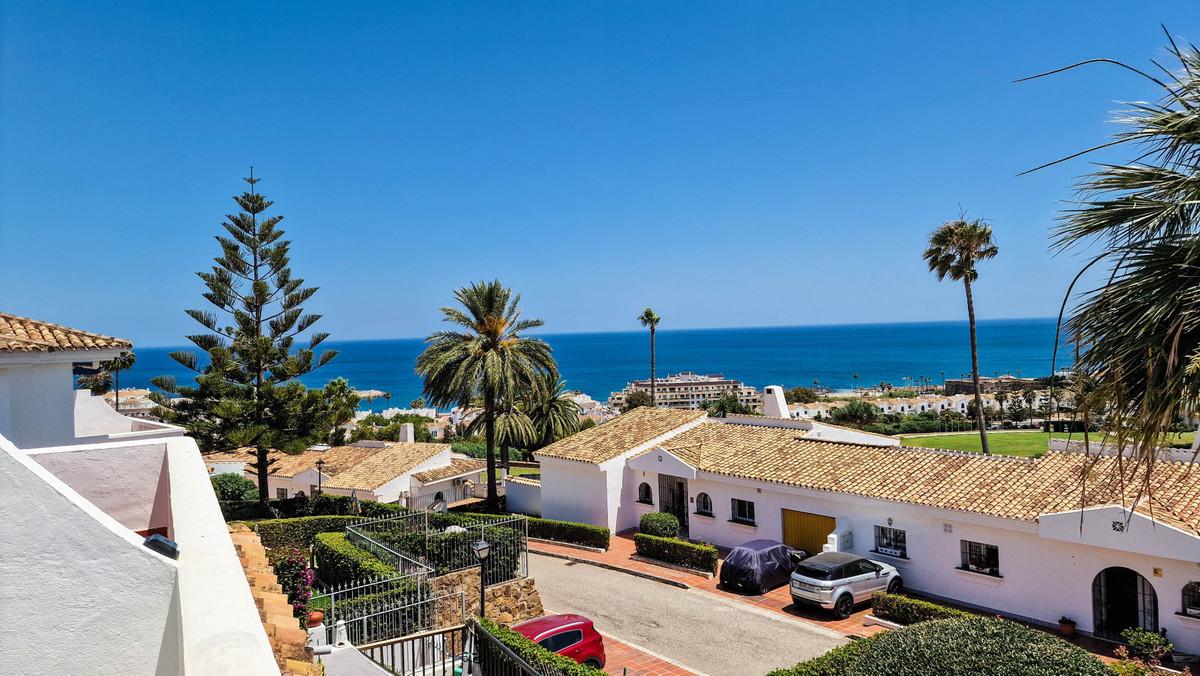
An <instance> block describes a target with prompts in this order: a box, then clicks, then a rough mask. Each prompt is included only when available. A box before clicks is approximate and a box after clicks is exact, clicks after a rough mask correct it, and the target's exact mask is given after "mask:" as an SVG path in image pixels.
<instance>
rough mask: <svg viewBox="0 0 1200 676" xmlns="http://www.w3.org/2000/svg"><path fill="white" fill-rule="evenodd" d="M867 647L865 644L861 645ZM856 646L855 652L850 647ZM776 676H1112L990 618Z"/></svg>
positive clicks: (882, 639)
mask: <svg viewBox="0 0 1200 676" xmlns="http://www.w3.org/2000/svg"><path fill="white" fill-rule="evenodd" d="M858 644H862V645H858ZM850 646H853V647H850ZM835 650H836V651H838V652H837V653H836V654H835V655H829V654H826V655H822V656H821V657H818V658H816V659H814V660H809V661H807V662H801V663H800V664H798V665H796V666H795V667H793V668H792V669H785V670H780V671H776V672H773V674H775V676H834V675H835V674H836V675H837V676H910V675H911V676H917V675H918V674H938V676H976V675H977V674H989V675H991V676H1044V675H1045V674H1055V676H1112V675H1113V673H1114V672H1113V671H1112V670H1111V669H1110V668H1109V667H1108V666H1106V665H1105V664H1104V663H1102V662H1101V661H1100V660H1098V659H1096V658H1095V657H1093V656H1092V655H1090V654H1088V653H1087V652H1086V651H1084V650H1082V649H1080V648H1077V647H1076V646H1073V645H1071V644H1070V643H1067V642H1066V641H1064V640H1062V639H1060V638H1057V637H1055V636H1052V635H1050V634H1048V633H1046V632H1042V631H1037V630H1036V629H1030V628H1028V627H1025V626H1022V625H1020V624H1017V623H1016V622H1010V621H1008V620H998V619H994V618H989V617H974V616H973V617H968V618H954V619H948V620H930V621H928V622H921V623H919V624H914V625H912V626H909V627H905V628H903V629H899V630H896V631H889V632H885V633H883V634H878V635H876V636H873V637H871V638H870V639H864V640H861V641H857V642H856V643H854V644H850V645H849V646H843V647H842V648H841V649H835Z"/></svg>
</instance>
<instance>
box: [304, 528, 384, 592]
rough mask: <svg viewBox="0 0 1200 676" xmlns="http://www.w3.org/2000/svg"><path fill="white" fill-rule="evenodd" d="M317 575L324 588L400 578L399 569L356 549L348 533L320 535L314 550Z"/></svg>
mask: <svg viewBox="0 0 1200 676" xmlns="http://www.w3.org/2000/svg"><path fill="white" fill-rule="evenodd" d="M313 558H314V559H316V562H317V575H318V576H319V577H320V578H321V582H323V583H324V584H331V585H332V584H340V583H343V582H350V581H353V580H361V579H363V578H370V577H379V576H382V575H397V574H398V573H397V571H396V569H395V568H392V567H391V566H389V565H387V564H386V563H384V562H383V561H380V560H379V559H377V558H375V557H374V556H371V555H370V554H368V553H367V552H364V551H363V550H361V549H359V548H358V547H355V546H354V545H353V544H352V543H350V542H349V541H348V540H346V534H345V533H318V534H317V536H316V540H315V546H314V547H313Z"/></svg>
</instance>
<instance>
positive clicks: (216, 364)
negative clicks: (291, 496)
mask: <svg viewBox="0 0 1200 676" xmlns="http://www.w3.org/2000/svg"><path fill="white" fill-rule="evenodd" d="M259 180H260V179H256V178H254V175H253V171H251V176H250V178H247V179H245V181H246V182H247V183H248V184H249V186H250V189H249V191H248V192H244V193H242V194H241V195H239V196H237V197H234V198H233V199H234V201H235V202H237V204H238V206H239V207H240V208H241V212H240V213H237V214H232V215H229V216H226V221H225V222H224V223H223V224H222V225H223V226H224V228H225V231H226V233H227V234H226V235H218V236H217V238H216V239H217V242H218V243H219V244H220V245H221V255H220V256H218V257H217V258H215V259H214V261H215V265H213V267H212V270H211V271H208V272H200V273H198V276H199V277H200V279H201V280H203V282H204V286H205V287H206V289H207V290H206V291H205V292H204V294H203V296H204V298H205V300H207V301H208V302H209V303H211V304H212V306H213V307H214V308H215V310H188V311H187V314H188V316H190V317H192V318H193V319H195V320H196V321H197V322H199V323H200V325H201V326H203V327H204V328H205V329H206V332H205V333H201V334H197V335H192V336H188V340H190V341H191V342H192V343H194V344H195V345H196V347H198V348H200V349H201V350H203V351H204V352H205V353H206V354H207V360H206V361H207V363H205V364H204V365H201V361H200V360H199V359H198V358H197V356H196V353H194V352H188V351H181V352H175V353H172V354H171V358H172V359H174V360H175V361H177V362H179V363H180V364H181V365H182V366H184V367H186V368H188V369H190V370H192V371H195V372H196V373H197V376H196V379H195V380H196V385H195V386H184V385H179V384H177V383H176V382H175V380H174V378H171V377H160V378H156V379H155V380H154V384H155V385H156V386H157V387H159V388H161V389H162V390H164V391H165V392H166V393H168V394H170V395H174V396H176V397H181V399H170V398H168V397H167V396H166V395H164V394H161V393H156V395H155V401H156V402H157V403H158V404H159V405H160V406H162V407H163V408H164V409H166V410H164V411H163V412H162V413H163V415H164V417H166V419H167V420H169V421H170V422H174V423H178V424H181V425H183V426H184V427H186V428H187V429H188V431H189V432H190V433H191V434H192V436H194V437H195V438H196V441H197V443H198V444H199V445H200V447H201V450H203V451H217V450H229V449H232V448H237V447H243V446H252V447H254V449H255V451H256V456H257V457H256V461H255V471H256V472H257V474H258V493H259V501H260V502H261V503H262V504H263V505H266V504H267V500H268V498H269V493H268V484H267V471H268V469H269V467H270V465H271V464H272V463H271V462H270V461H269V458H268V451H269V450H270V449H277V450H280V451H283V452H299V451H302V450H303V449H304V448H306V447H307V446H308V445H310V444H311V443H313V442H314V441H317V440H321V437H322V436H323V435H326V434H328V432H329V430H330V428H331V425H332V424H333V423H334V422H335V421H333V420H332V419H331V416H333V415H336V414H334V413H333V412H332V411H333V409H334V408H337V407H336V406H331V402H330V401H328V400H329V397H328V396H324V395H323V394H322V392H320V391H310V390H308V389H307V388H305V387H304V385H302V384H301V383H300V382H299V381H298V380H296V378H298V377H299V376H302V375H304V374H306V373H308V372H310V371H312V370H313V369H315V368H318V367H320V366H323V365H325V364H326V363H328V362H329V360H330V359H333V357H334V356H335V355H336V352H334V351H331V350H330V351H324V352H322V354H321V355H320V357H319V358H314V352H315V350H316V348H317V347H318V346H319V345H320V344H321V343H322V342H323V341H324V340H325V339H326V337H328V334H326V333H312V334H311V335H310V336H309V337H308V342H307V346H304V347H297V346H296V340H297V338H298V337H299V336H300V335H301V334H303V333H305V332H306V331H308V330H309V329H311V328H312V327H313V325H314V324H316V323H317V321H318V320H319V319H320V318H321V316H320V315H317V314H305V312H304V309H303V304H304V302H305V301H307V300H308V299H310V298H312V295H313V294H314V293H316V291H317V288H316V287H306V286H304V280H303V279H299V278H296V277H293V276H292V271H291V267H290V261H289V259H288V249H289V247H290V242H289V241H288V240H286V239H283V234H284V233H283V229H281V228H280V227H279V222H280V221H282V220H283V217H282V216H269V217H264V216H262V214H263V212H265V211H266V210H267V209H269V208H270V207H271V204H272V203H271V201H269V200H267V199H266V198H265V197H264V196H263V195H261V194H259V193H258V192H257V191H256V190H255V184H256V183H258V181H259ZM326 389H328V388H326Z"/></svg>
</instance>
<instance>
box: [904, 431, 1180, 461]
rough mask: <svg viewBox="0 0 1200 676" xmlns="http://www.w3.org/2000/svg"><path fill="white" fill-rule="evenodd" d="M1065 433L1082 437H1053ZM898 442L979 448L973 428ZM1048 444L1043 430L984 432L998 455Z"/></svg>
mask: <svg viewBox="0 0 1200 676" xmlns="http://www.w3.org/2000/svg"><path fill="white" fill-rule="evenodd" d="M1195 434H1196V433H1195V432H1185V433H1182V434H1175V435H1172V437H1171V443H1191V442H1192V439H1193V438H1194V437H1195ZM1068 436H1070V437H1071V439H1072V440H1078V441H1082V440H1083V435H1082V434H1079V433H1075V434H1071V435H1068V434H1067V433H1066V432H1055V433H1054V438H1056V439H1066V438H1067V437H1068ZM1091 438H1092V440H1093V441H1099V440H1100V436H1099V435H1098V434H1092V435H1091ZM900 443H902V444H904V445H905V446H921V447H923V448H944V449H946V450H950V451H974V452H976V453H978V452H979V450H980V448H979V434H978V433H977V432H969V433H963V434H942V435H921V434H915V435H911V436H909V435H906V436H903V437H900ZM1049 444H1050V435H1049V434H1047V433H1045V432H1037V431H1019V432H988V447H989V448H990V449H991V451H992V453H995V454H998V455H1019V456H1024V457H1029V458H1036V457H1037V456H1039V455H1042V454H1043V453H1045V452H1046V451H1047V450H1048V448H1049Z"/></svg>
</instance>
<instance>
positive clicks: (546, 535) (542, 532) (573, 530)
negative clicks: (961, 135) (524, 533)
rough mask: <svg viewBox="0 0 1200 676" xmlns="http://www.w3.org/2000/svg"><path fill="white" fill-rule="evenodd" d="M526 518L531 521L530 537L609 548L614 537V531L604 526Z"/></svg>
mask: <svg viewBox="0 0 1200 676" xmlns="http://www.w3.org/2000/svg"><path fill="white" fill-rule="evenodd" d="M526 519H527V521H528V522H529V537H531V538H538V539H541V540H554V541H555V542H568V543H570V544H574V545H583V546H584V547H596V548H597V549H608V545H609V541H610V540H611V539H612V533H611V532H610V531H609V530H608V529H607V528H605V527H604V526H593V525H592V524H590V523H575V522H573V521H555V520H553V519H538V518H535V517H526Z"/></svg>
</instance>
